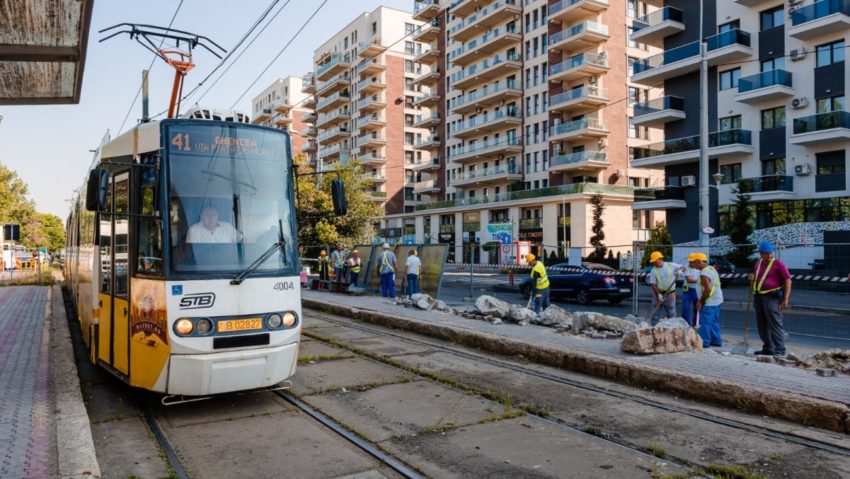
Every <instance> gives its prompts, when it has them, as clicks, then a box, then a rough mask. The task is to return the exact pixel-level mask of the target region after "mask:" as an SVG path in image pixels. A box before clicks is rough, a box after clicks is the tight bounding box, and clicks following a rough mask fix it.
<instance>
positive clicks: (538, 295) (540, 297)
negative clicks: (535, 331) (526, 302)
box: [534, 288, 549, 313]
mask: <svg viewBox="0 0 850 479" xmlns="http://www.w3.org/2000/svg"><path fill="white" fill-rule="evenodd" d="M548 307H549V288H543V289H538V290H535V291H534V312H535V313H540V311H541V310H543V311H546V309H547V308H548Z"/></svg>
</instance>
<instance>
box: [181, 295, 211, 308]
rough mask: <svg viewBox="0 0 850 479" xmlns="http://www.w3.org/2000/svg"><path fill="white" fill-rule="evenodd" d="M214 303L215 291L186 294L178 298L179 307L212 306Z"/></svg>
mask: <svg viewBox="0 0 850 479" xmlns="http://www.w3.org/2000/svg"><path fill="white" fill-rule="evenodd" d="M213 304H215V293H195V294H187V295H186V296H184V297H183V298H181V299H180V309H205V308H212V306H213Z"/></svg>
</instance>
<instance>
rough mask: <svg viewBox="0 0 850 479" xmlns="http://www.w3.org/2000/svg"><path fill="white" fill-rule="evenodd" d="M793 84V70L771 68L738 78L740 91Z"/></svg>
mask: <svg viewBox="0 0 850 479" xmlns="http://www.w3.org/2000/svg"><path fill="white" fill-rule="evenodd" d="M777 85H782V86H787V87H790V86H791V72H787V71H785V70H770V71H766V72H762V73H757V74H755V75H750V76H747V77H744V78H740V79H739V80H738V93H745V92H748V91H752V90H758V89H759V88H767V87H769V86H777Z"/></svg>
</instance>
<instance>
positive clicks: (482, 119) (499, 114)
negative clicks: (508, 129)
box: [449, 107, 521, 134]
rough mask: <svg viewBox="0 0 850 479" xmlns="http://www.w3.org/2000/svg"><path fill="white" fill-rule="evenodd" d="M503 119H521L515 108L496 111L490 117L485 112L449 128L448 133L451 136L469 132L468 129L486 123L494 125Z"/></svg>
mask: <svg viewBox="0 0 850 479" xmlns="http://www.w3.org/2000/svg"><path fill="white" fill-rule="evenodd" d="M505 118H517V119H519V118H521V117H520V114H519V109H518V108H516V107H514V108H507V109H505V110H498V111H496V112H494V113H493V114H492V115H489V114H487V112H484V114H482V115H478V116H475V117H472V118H470V119H468V120H466V121H465V122H463V123H457V124H455V125H454V126H450V128H449V132H450V133H451V134H455V133H458V132H461V131H464V130H469V129H470V128H476V127H481V126H483V125H486V124H488V123H495V122H497V121H499V120H502V119H505Z"/></svg>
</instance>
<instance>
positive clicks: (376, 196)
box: [369, 191, 387, 203]
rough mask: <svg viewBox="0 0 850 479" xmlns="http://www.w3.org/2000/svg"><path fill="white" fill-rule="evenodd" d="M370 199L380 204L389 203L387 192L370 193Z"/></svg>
mask: <svg viewBox="0 0 850 479" xmlns="http://www.w3.org/2000/svg"><path fill="white" fill-rule="evenodd" d="M369 199H370V200H372V201H377V202H378V203H383V202H385V201H387V192H386V191H370V192H369Z"/></svg>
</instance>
